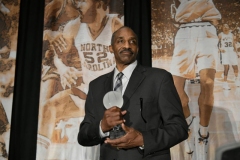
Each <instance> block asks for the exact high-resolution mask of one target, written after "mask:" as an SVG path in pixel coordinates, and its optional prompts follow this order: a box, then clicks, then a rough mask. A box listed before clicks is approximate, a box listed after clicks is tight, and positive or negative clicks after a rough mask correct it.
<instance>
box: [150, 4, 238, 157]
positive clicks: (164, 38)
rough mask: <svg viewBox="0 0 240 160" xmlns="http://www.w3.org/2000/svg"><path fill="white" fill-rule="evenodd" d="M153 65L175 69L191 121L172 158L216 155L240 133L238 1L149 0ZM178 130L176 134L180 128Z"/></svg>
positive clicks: (186, 111)
mask: <svg viewBox="0 0 240 160" xmlns="http://www.w3.org/2000/svg"><path fill="white" fill-rule="evenodd" d="M151 5H152V6H151V7H152V13H151V14H152V24H151V25H152V66H153V67H157V68H163V69H166V70H168V71H169V72H171V73H172V75H173V79H174V83H175V86H176V88H177V91H178V93H179V96H180V98H181V102H182V106H183V111H184V115H185V117H186V121H187V122H188V124H189V137H188V140H186V141H184V142H182V143H181V144H179V145H176V146H174V147H172V148H171V156H172V159H173V160H187V159H193V160H198V159H199V160H200V159H201V160H202V159H203V160H204V159H209V160H213V159H214V157H215V152H216V149H217V148H218V147H220V146H223V145H227V144H229V143H235V142H239V138H240V117H239V113H240V107H239V106H240V79H239V67H238V66H239V64H240V59H239V57H240V24H239V22H240V10H239V8H240V2H239V1H238V0H228V1H226V0H151ZM176 134H177V133H176Z"/></svg>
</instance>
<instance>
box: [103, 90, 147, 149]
mask: <svg viewBox="0 0 240 160" xmlns="http://www.w3.org/2000/svg"><path fill="white" fill-rule="evenodd" d="M103 104H104V106H105V108H106V109H107V110H106V111H105V112H104V116H103V119H102V121H101V129H102V131H103V132H104V133H105V132H110V137H109V138H107V139H106V140H105V143H108V144H110V145H112V146H113V147H116V148H117V149H120V148H132V147H136V146H142V147H143V146H144V145H143V138H142V135H141V133H140V132H138V131H137V130H135V129H133V128H129V127H127V126H125V124H124V122H125V120H124V115H125V114H126V113H127V111H126V110H124V111H121V107H122V104H123V98H122V95H121V93H120V92H117V91H110V92H108V93H107V94H106V95H105V96H104V98H103ZM121 137H122V138H121ZM135 140H137V141H135ZM142 149H143V148H142Z"/></svg>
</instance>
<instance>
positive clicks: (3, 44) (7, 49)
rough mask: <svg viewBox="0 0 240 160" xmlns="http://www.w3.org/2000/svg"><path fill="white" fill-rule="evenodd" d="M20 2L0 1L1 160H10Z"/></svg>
mask: <svg viewBox="0 0 240 160" xmlns="http://www.w3.org/2000/svg"><path fill="white" fill-rule="evenodd" d="M19 8H20V1H18V0H0V159H1V160H6V159H8V153H9V152H8V151H9V141H10V128H11V116H12V102H13V88H14V76H15V62H16V48H17V35H18V20H19Z"/></svg>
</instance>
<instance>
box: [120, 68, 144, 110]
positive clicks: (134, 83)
mask: <svg viewBox="0 0 240 160" xmlns="http://www.w3.org/2000/svg"><path fill="white" fill-rule="evenodd" d="M145 70H146V69H145V68H144V67H142V66H141V65H137V67H136V68H135V69H134V71H133V73H132V75H131V78H130V80H129V82H128V85H127V88H126V90H125V92H124V95H123V99H124V104H123V108H124V109H126V106H127V105H126V104H127V103H128V101H129V99H130V98H131V96H132V95H133V93H134V92H135V91H136V90H137V88H138V87H139V86H140V84H141V83H142V81H143V80H144V78H145V75H144V74H142V73H143V72H144V71H145Z"/></svg>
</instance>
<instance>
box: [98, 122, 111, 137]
mask: <svg viewBox="0 0 240 160" xmlns="http://www.w3.org/2000/svg"><path fill="white" fill-rule="evenodd" d="M101 122H102V121H100V124H99V134H100V137H101V138H105V137H107V136H109V132H105V133H103V131H102V128H101Z"/></svg>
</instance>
